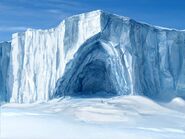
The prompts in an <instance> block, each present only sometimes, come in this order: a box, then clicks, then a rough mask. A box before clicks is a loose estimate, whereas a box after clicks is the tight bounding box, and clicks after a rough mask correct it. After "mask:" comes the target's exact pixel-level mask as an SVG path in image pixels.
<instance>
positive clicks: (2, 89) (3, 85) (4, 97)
mask: <svg viewBox="0 0 185 139" xmlns="http://www.w3.org/2000/svg"><path fill="white" fill-rule="evenodd" d="M10 51H11V43H10V42H2V43H0V102H3V101H9V98H10V96H9V92H10V90H9V88H11V87H9V83H10V82H9V65H10Z"/></svg>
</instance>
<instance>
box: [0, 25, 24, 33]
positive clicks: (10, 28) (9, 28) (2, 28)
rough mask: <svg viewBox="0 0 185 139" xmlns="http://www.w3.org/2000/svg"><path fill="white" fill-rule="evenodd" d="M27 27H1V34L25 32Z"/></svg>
mask: <svg viewBox="0 0 185 139" xmlns="http://www.w3.org/2000/svg"><path fill="white" fill-rule="evenodd" d="M26 29H27V27H23V26H10V27H9V26H0V31H1V32H14V31H24V30H26Z"/></svg>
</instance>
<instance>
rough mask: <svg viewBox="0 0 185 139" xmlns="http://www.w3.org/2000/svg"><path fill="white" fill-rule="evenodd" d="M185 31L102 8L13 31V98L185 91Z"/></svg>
mask: <svg viewBox="0 0 185 139" xmlns="http://www.w3.org/2000/svg"><path fill="white" fill-rule="evenodd" d="M184 54H185V32H184V31H178V30H174V29H165V28H160V27H155V26H151V25H148V24H144V23H139V22H136V21H134V20H132V19H129V18H126V17H121V16H117V15H113V14H109V13H105V12H102V11H93V12H89V13H85V14H80V15H77V16H72V17H69V18H67V19H66V20H64V21H63V22H62V23H61V24H60V25H59V26H58V27H56V28H54V29H50V30H34V29H28V30H27V31H26V32H24V33H16V34H13V38H12V51H11V64H10V66H11V69H12V79H11V80H12V82H11V89H10V90H11V94H12V97H11V102H19V103H24V102H35V101H38V100H41V101H43V100H49V99H52V98H53V97H58V96H63V95H92V94H96V93H97V94H101V93H102V94H107V95H146V96H148V97H152V98H153V97H160V98H163V97H164V98H168V97H169V98H171V97H174V96H182V97H185V55H184Z"/></svg>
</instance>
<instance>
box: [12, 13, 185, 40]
mask: <svg viewBox="0 0 185 139" xmlns="http://www.w3.org/2000/svg"><path fill="white" fill-rule="evenodd" d="M100 15H106V16H110V17H114V18H119V19H122V21H123V22H124V21H130V22H132V23H136V24H142V25H145V26H147V27H151V28H153V29H157V30H159V31H177V32H185V30H178V29H175V28H166V27H162V26H156V25H152V24H148V23H145V22H140V21H136V20H134V19H131V18H129V17H126V16H120V15H117V14H112V13H109V12H105V11H102V10H95V11H90V12H86V13H82V14H77V15H73V16H70V17H68V18H66V19H64V20H63V21H62V22H61V23H60V24H59V25H58V26H56V27H53V28H50V29H33V28H28V29H27V30H26V31H25V32H27V31H40V32H43V33H44V32H53V31H55V30H56V29H57V28H60V27H61V26H62V25H63V24H65V21H67V20H68V21H69V20H73V19H75V18H80V17H81V16H85V17H88V18H90V17H92V16H99V17H100V18H102V16H100ZM17 35H18V36H22V35H24V32H17V33H14V34H13V35H12V38H14V37H15V36H17Z"/></svg>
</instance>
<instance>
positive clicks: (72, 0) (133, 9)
mask: <svg viewBox="0 0 185 139" xmlns="http://www.w3.org/2000/svg"><path fill="white" fill-rule="evenodd" d="M97 9H102V10H104V11H108V12H112V13H116V14H119V15H123V16H128V17H130V18H133V19H135V20H138V21H143V22H147V23H150V24H154V25H159V26H164V27H170V28H177V29H185V0H0V17H1V19H0V41H3V40H5V41H7V40H10V39H11V34H12V33H14V32H22V31H24V30H25V29H26V28H28V27H29V28H42V29H45V28H51V27H55V26H57V25H58V24H59V23H60V22H61V21H62V20H63V19H64V18H66V17H68V16H71V15H74V14H78V13H82V12H87V11H91V10H97Z"/></svg>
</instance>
